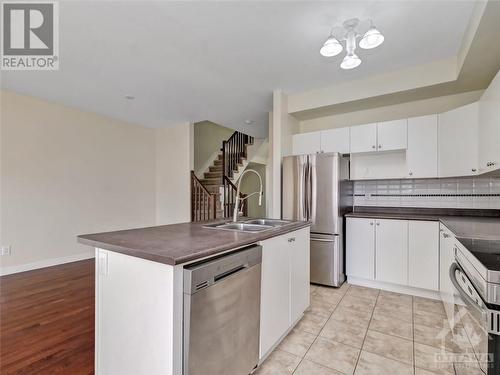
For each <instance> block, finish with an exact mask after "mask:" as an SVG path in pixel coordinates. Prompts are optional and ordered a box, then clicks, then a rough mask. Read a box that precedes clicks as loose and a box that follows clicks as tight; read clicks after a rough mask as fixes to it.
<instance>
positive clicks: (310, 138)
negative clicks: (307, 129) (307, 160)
mask: <svg viewBox="0 0 500 375" xmlns="http://www.w3.org/2000/svg"><path fill="white" fill-rule="evenodd" d="M292 139H293V154H294V155H302V154H314V153H316V152H319V151H320V150H321V132H312V133H302V134H295V135H294V136H293V138H292Z"/></svg>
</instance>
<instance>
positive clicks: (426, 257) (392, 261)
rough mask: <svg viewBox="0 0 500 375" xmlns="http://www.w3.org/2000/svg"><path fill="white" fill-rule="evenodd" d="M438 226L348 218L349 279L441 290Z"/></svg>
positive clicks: (425, 223) (347, 252) (424, 223)
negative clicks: (439, 283) (439, 282)
mask: <svg viewBox="0 0 500 375" xmlns="http://www.w3.org/2000/svg"><path fill="white" fill-rule="evenodd" d="M438 225H439V224H438V223H437V222H426V221H412V220H392V219H366V218H347V229H346V230H347V237H346V238H347V240H346V269H347V276H348V277H349V279H352V278H354V279H357V278H359V279H364V280H368V281H369V280H373V281H377V282H383V283H391V284H395V285H402V286H406V287H407V286H411V287H416V288H421V289H427V290H431V291H438V287H439V285H438V280H439V237H438V234H437V233H438V232H437V231H438Z"/></svg>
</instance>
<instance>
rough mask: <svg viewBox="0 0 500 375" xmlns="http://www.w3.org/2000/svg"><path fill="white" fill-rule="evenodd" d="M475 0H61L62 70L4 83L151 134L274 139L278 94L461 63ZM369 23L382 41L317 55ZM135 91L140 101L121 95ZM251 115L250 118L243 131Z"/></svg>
mask: <svg viewBox="0 0 500 375" xmlns="http://www.w3.org/2000/svg"><path fill="white" fill-rule="evenodd" d="M473 6H474V2H472V1H330V2H315V1H304V2H284V1H268V2H253V1H249V2H240V1H238V2H211V1H202V2H161V1H151V2H150V1H123V2H122V1H61V2H60V48H59V49H60V70H59V71H57V72H38V71H36V72H13V71H3V72H2V73H1V74H2V77H1V79H2V82H1V83H2V87H3V88H6V89H10V90H13V91H16V92H19V93H23V94H28V95H33V96H37V97H41V98H44V99H48V100H52V101H56V102H60V103H63V104H66V105H70V106H73V107H77V108H81V109H84V110H89V111H93V112H97V113H100V114H104V115H108V116H111V117H115V118H119V119H122V120H126V121H128V122H132V123H138V124H142V125H145V126H151V127H162V126H169V125H172V124H176V123H179V122H183V121H201V120H210V121H214V122H217V123H219V124H222V125H225V126H228V127H232V128H235V129H241V130H244V131H247V132H248V133H250V134H253V135H255V136H266V135H267V112H268V111H269V110H270V109H271V107H272V91H273V90H274V89H283V90H284V91H286V92H297V91H303V90H308V89H313V88H319V87H324V86H330V85H332V84H335V83H338V82H345V81H347V80H352V79H359V78H364V77H367V76H370V75H373V74H377V73H381V72H388V71H392V70H397V69H401V68H404V67H408V66H414V65H418V64H421V63H425V62H429V61H434V60H439V59H443V58H447V57H451V56H453V55H456V54H457V52H458V49H459V47H460V44H461V40H462V36H463V34H464V32H465V29H466V27H467V23H468V20H469V18H470V16H471V14H472V10H473ZM352 17H358V18H361V19H364V18H372V19H373V20H374V22H375V24H376V25H377V27H378V28H379V29H380V30H381V31H382V32H383V33H384V35H385V37H386V40H385V43H384V44H383V45H382V46H381V47H379V48H377V49H375V50H369V51H364V50H358V52H359V56H360V57H361V58H362V60H363V63H362V64H361V66H360V67H359V68H358V69H355V70H352V71H343V70H341V69H340V68H339V64H340V61H341V58H342V56H343V55H340V56H337V57H334V58H329V59H327V58H324V57H322V56H320V54H319V52H318V50H319V48H320V46H321V44H322V43H323V41H324V39H325V38H326V37H327V36H328V34H329V31H330V27H331V26H337V25H340V24H341V23H342V21H343V20H345V19H347V18H352ZM126 95H133V96H135V98H136V99H135V100H126V99H124V96H126ZM246 119H251V120H255V123H254V124H252V125H245V124H244V121H245V120H246Z"/></svg>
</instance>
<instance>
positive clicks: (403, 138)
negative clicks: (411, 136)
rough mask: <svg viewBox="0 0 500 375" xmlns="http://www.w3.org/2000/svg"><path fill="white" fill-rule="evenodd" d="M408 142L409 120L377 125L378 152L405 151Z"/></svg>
mask: <svg viewBox="0 0 500 375" xmlns="http://www.w3.org/2000/svg"><path fill="white" fill-rule="evenodd" d="M407 140H408V135H407V119H402V120H395V121H385V122H379V123H377V151H392V150H404V149H406V147H407Z"/></svg>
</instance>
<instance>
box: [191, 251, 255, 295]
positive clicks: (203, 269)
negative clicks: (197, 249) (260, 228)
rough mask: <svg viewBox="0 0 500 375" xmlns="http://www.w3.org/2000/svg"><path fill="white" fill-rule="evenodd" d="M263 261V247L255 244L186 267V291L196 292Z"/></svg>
mask: <svg viewBox="0 0 500 375" xmlns="http://www.w3.org/2000/svg"><path fill="white" fill-rule="evenodd" d="M260 263H262V247H261V246H258V245H254V246H251V247H248V248H246V249H243V250H240V251H236V252H233V253H229V254H226V255H223V256H220V257H216V258H215V259H214V258H212V259H208V260H206V261H202V262H198V263H195V264H193V265H189V266H187V267H185V268H184V272H183V273H184V275H183V276H184V293H185V294H194V293H197V292H198V291H200V290H202V289H205V288H207V287H209V286H210V285H214V284H216V283H218V282H222V281H223V280H225V279H227V278H229V277H231V276H233V275H235V274H238V273H241V272H244V271H245V270H247V269H249V268H251V267H253V266H255V265H257V264H260Z"/></svg>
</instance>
